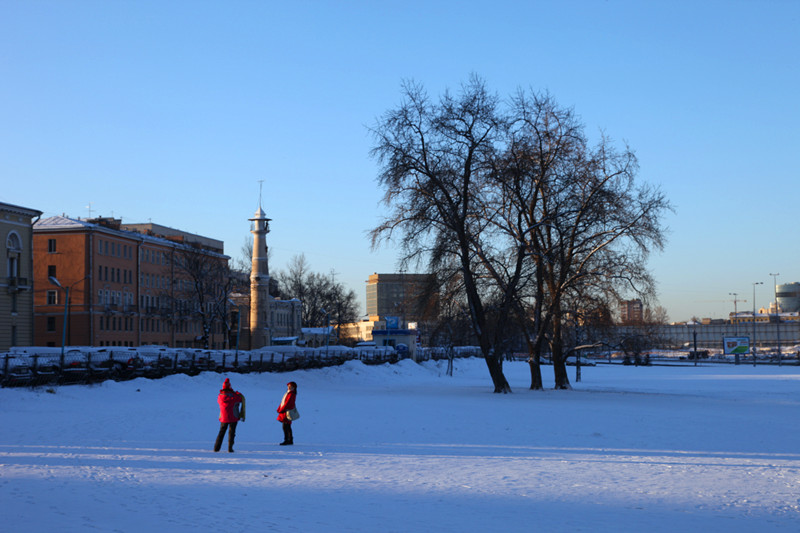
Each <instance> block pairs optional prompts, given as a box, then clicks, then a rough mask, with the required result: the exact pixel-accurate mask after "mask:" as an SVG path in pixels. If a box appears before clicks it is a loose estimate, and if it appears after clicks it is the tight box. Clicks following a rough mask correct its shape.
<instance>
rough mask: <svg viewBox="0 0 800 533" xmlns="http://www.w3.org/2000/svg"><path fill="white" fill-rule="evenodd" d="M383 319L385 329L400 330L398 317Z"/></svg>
mask: <svg viewBox="0 0 800 533" xmlns="http://www.w3.org/2000/svg"><path fill="white" fill-rule="evenodd" d="M384 318H385V319H386V329H400V317H399V316H387V317H384Z"/></svg>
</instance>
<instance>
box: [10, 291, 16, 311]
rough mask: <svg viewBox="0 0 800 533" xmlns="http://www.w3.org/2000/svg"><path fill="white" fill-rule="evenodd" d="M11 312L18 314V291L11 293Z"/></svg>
mask: <svg viewBox="0 0 800 533" xmlns="http://www.w3.org/2000/svg"><path fill="white" fill-rule="evenodd" d="M11 313H12V314H17V293H16V292H12V293H11Z"/></svg>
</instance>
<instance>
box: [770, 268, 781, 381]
mask: <svg viewBox="0 0 800 533" xmlns="http://www.w3.org/2000/svg"><path fill="white" fill-rule="evenodd" d="M770 276H772V280H773V284H772V288H773V289H774V290H775V318H776V319H777V322H776V324H775V329H776V331H777V333H778V366H781V306H779V305H778V276H780V273H778V274H770Z"/></svg>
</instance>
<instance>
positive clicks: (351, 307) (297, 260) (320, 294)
mask: <svg viewBox="0 0 800 533" xmlns="http://www.w3.org/2000/svg"><path fill="white" fill-rule="evenodd" d="M276 279H277V280H278V284H279V286H280V292H281V294H282V295H283V296H284V297H287V298H297V299H298V300H300V302H301V304H302V311H301V314H302V316H301V321H302V323H303V324H305V325H308V326H326V325H327V324H326V320H327V319H330V320H331V321H332V322H333V323H334V324H336V325H337V328H338V327H339V325H341V324H347V323H351V322H356V321H357V320H358V304H357V302H356V300H357V298H356V294H355V292H354V291H353V290H352V289H350V290H348V289H347V288H345V286H344V285H343V284H342V283H339V282H337V281H336V279H335V276H334V275H333V274H330V275H325V274H320V273H317V272H312V271H311V268H310V266H309V264H308V261H306V258H305V255H303V254H300V255H296V256H294V257H293V258H292V260H291V262H290V263H289V265H288V268H287V270H286V271H281V272H278V273H277V274H276Z"/></svg>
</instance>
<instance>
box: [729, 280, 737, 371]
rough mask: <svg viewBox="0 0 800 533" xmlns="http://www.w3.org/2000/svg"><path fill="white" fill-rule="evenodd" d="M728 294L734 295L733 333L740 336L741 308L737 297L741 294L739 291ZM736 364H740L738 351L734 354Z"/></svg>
mask: <svg viewBox="0 0 800 533" xmlns="http://www.w3.org/2000/svg"><path fill="white" fill-rule="evenodd" d="M728 295H730V296H733V334H734V335H736V336H737V337H738V336H739V317H738V315H739V310H738V309H737V308H736V304H737V303H738V302H739V300H738V299H737V298H736V297H737V296H739V293H738V292H729V293H728ZM733 358H734V364H736V365H738V364H739V352H738V351H737V352H736V355H734V356H733Z"/></svg>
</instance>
